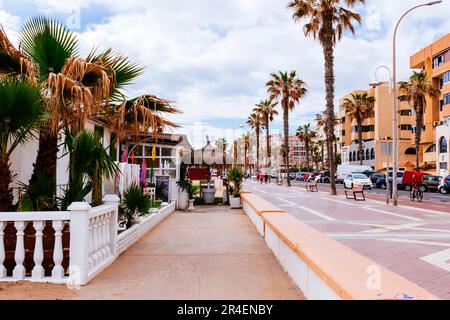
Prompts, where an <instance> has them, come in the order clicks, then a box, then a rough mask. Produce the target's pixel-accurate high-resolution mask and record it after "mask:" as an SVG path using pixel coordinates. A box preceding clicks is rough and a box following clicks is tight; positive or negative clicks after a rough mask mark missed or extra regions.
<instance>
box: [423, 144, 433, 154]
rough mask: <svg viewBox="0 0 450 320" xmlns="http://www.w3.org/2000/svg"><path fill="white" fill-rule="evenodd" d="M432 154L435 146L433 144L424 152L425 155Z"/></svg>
mask: <svg viewBox="0 0 450 320" xmlns="http://www.w3.org/2000/svg"><path fill="white" fill-rule="evenodd" d="M434 152H436V145H435V144H433V145H432V146H431V147H429V148H428V149H427V151H425V153H434Z"/></svg>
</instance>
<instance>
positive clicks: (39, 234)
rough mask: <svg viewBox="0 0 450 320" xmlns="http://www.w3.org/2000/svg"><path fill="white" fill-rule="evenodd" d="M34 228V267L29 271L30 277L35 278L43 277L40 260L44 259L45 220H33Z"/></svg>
mask: <svg viewBox="0 0 450 320" xmlns="http://www.w3.org/2000/svg"><path fill="white" fill-rule="evenodd" d="M33 227H34V230H36V235H35V237H36V242H35V244H34V255H33V259H34V263H35V265H34V268H33V270H32V271H31V277H32V278H33V279H35V280H39V279H42V278H44V276H45V270H44V267H42V262H43V261H44V244H43V235H44V234H43V230H44V227H45V221H34V222H33Z"/></svg>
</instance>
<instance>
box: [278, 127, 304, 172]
mask: <svg viewBox="0 0 450 320" xmlns="http://www.w3.org/2000/svg"><path fill="white" fill-rule="evenodd" d="M270 140H271V141H270V143H271V146H272V164H273V165H274V166H276V167H277V169H282V168H284V165H285V164H284V159H283V156H282V155H281V147H282V146H283V144H284V135H282V134H276V135H271V136H270ZM289 165H290V167H297V168H301V167H303V166H306V149H305V143H304V142H303V141H301V140H300V139H299V138H298V137H297V136H296V135H291V136H289Z"/></svg>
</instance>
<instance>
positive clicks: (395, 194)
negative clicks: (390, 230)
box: [392, 0, 442, 206]
mask: <svg viewBox="0 0 450 320" xmlns="http://www.w3.org/2000/svg"><path fill="white" fill-rule="evenodd" d="M441 2H442V0H441V1H432V2H428V3H424V4H420V5H417V6H415V7H413V8H411V9H409V10H408V11H406V12H405V13H404V14H403V15H402V16H401V17H400V19H399V20H398V22H397V24H396V26H395V30H394V36H393V41H392V42H393V47H392V48H393V50H392V69H393V77H392V81H393V91H394V118H393V119H392V120H393V121H392V125H393V146H394V163H393V170H392V180H393V181H392V182H393V183H392V188H393V190H392V193H393V204H394V206H397V205H398V185H397V172H398V112H397V105H398V97H397V61H396V56H397V48H396V37H397V31H398V27H399V26H400V22H402V20H403V18H405V16H406V15H407V14H408V13H410V12H411V11H413V10H415V9H418V8H421V7H427V6H432V5H435V4H439V3H441ZM416 165H417V166H419V164H418V163H417V164H416Z"/></svg>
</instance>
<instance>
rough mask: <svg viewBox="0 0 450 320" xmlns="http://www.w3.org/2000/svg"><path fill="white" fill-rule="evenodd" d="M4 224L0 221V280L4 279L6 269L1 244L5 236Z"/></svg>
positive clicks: (4, 255)
mask: <svg viewBox="0 0 450 320" xmlns="http://www.w3.org/2000/svg"><path fill="white" fill-rule="evenodd" d="M5 227H6V222H3V221H0V279H3V278H6V268H5V266H4V265H3V263H4V261H5V257H6V252H5V245H4V242H3V236H4V235H5V233H4V231H3V230H4V229H5Z"/></svg>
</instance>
